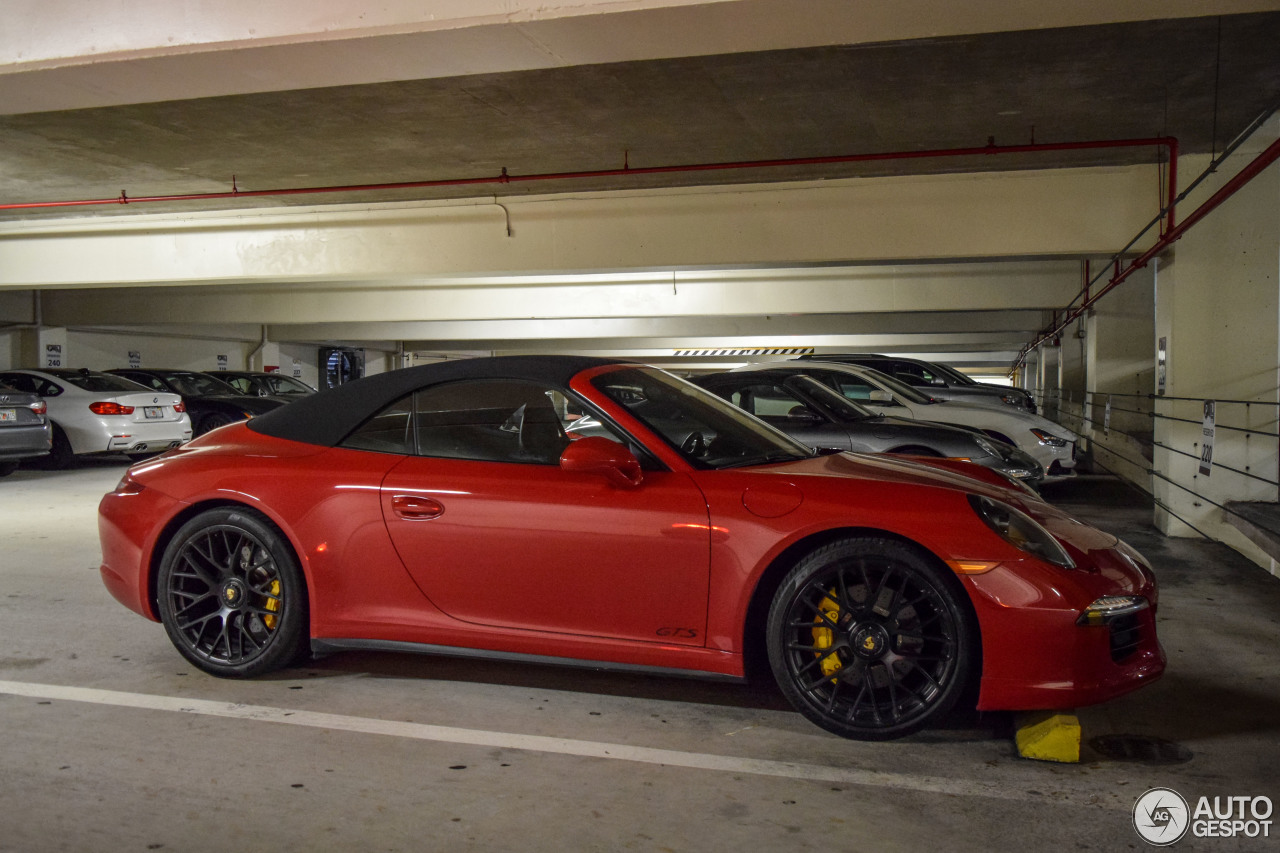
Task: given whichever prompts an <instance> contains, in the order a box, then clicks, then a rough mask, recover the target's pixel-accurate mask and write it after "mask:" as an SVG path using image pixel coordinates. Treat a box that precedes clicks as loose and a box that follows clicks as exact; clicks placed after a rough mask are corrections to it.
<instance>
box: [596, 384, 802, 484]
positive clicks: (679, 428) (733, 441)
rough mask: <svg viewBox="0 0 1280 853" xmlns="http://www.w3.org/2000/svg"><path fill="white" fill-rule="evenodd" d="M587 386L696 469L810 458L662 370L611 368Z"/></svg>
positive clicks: (730, 406) (798, 447) (783, 437)
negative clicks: (637, 421) (631, 416)
mask: <svg viewBox="0 0 1280 853" xmlns="http://www.w3.org/2000/svg"><path fill="white" fill-rule="evenodd" d="M591 384H592V385H594V386H595V387H596V388H597V389H599V390H600V391H601V392H603V393H604V394H605V395H606V396H607V397H608V398H609V399H611V400H613V401H614V402H615V403H617V404H618V405H620V406H622V407H623V408H624V409H626V410H627V411H628V412H630V413H631V414H632V415H633V416H634V417H636V418H637V419H638V420H640V421H642V422H643V423H644V424H645V425H646V426H648V427H649V428H650V429H652V430H653V431H654V432H656V433H657V434H658V435H660V436H662V438H663V439H664V440H665V441H666V442H667V443H668V444H669V445H671V447H672V448H674V449H675V450H676V451H678V452H679V453H680V455H681V456H683V457H684V458H685V459H687V460H689V462H691V463H692V464H694V465H696V466H697V467H699V468H735V467H740V466H744V465H760V464H763V463H766V462H787V461H790V460H794V459H806V458H808V457H810V456H812V455H813V451H812V450H810V449H809V448H807V447H805V446H804V445H803V444H800V443H798V442H796V441H794V440H792V439H791V438H788V437H787V436H786V435H785V434H783V433H781V432H779V431H778V430H776V429H774V428H773V427H771V426H769V425H768V424H766V423H765V422H764V421H761V420H757V419H756V418H754V417H752V416H751V415H748V414H747V413H746V412H744V411H742V410H741V409H739V408H738V407H737V406H734V405H733V404H731V403H728V402H726V401H724V400H721V399H720V398H719V397H717V396H716V395H714V394H712V393H711V392H709V391H704V390H703V389H701V388H699V387H698V386H696V385H693V384H691V383H689V382H685V381H684V380H682V379H678V378H676V377H674V376H672V375H670V374H668V373H664V372H663V371H661V370H656V369H654V368H651V367H635V368H627V369H624V370H615V371H611V372H609V373H606V374H603V375H601V376H598V377H596V378H595V379H593V380H592V383H591Z"/></svg>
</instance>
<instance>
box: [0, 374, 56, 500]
mask: <svg viewBox="0 0 1280 853" xmlns="http://www.w3.org/2000/svg"><path fill="white" fill-rule="evenodd" d="M46 412H48V406H46V405H45V402H44V398H43V397H41V396H40V395H39V394H29V393H27V392H25V391H19V390H18V389H16V388H11V387H10V386H8V385H5V384H4V383H2V382H0V477H5V476H8V475H9V474H12V473H13V472H14V471H15V470H16V469H17V467H18V463H19V462H21V461H22V460H23V459H29V458H32V457H35V456H44V455H46V454H47V453H48V452H49V448H50V447H52V446H53V434H52V432H51V431H50V430H49V419H48V418H47V417H45V414H46Z"/></svg>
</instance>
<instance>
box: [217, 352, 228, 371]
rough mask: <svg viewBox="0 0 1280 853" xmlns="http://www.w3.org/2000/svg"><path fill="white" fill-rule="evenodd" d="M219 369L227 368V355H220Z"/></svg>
mask: <svg viewBox="0 0 1280 853" xmlns="http://www.w3.org/2000/svg"><path fill="white" fill-rule="evenodd" d="M218 369H219V370H226V369H227V357H226V356H225V355H219V356H218Z"/></svg>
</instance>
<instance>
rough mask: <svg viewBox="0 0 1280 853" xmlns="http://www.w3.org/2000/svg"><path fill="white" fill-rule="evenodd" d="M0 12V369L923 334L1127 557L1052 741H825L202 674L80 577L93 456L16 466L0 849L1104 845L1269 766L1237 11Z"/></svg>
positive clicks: (511, 686) (727, 710)
mask: <svg viewBox="0 0 1280 853" xmlns="http://www.w3.org/2000/svg"><path fill="white" fill-rule="evenodd" d="M4 19H5V20H4V26H0V370H9V369H19V368H41V367H53V366H62V367H74V368H88V369H91V370H108V369H113V368H125V367H150V368H180V369H186V370H199V371H217V370H219V369H232V370H255V371H278V372H280V373H283V374H285V375H288V376H292V377H296V378H299V379H301V380H303V381H304V382H307V383H309V384H311V385H313V386H316V387H325V386H328V385H331V384H334V383H339V382H342V381H345V380H350V379H353V378H354V376H353V374H352V368H351V365H358V367H357V368H356V369H355V372H357V373H361V374H364V375H377V374H381V373H387V372H391V371H395V370H400V369H403V368H406V367H411V366H415V365H421V364H430V363H435V362H441V361H448V360H456V359H466V358H476V357H486V356H493V355H521V354H549V353H559V354H574V355H591V356H602V357H607V358H618V359H626V360H632V361H638V362H642V363H645V364H651V365H655V366H659V367H663V368H665V369H668V370H671V371H674V372H677V373H680V374H683V375H690V376H695V375H699V374H704V373H708V372H714V371H721V370H726V369H732V368H736V367H740V366H742V365H745V364H748V363H754V362H761V361H777V362H786V361H789V360H791V359H793V358H795V357H796V356H798V355H813V354H817V355H821V354H831V353H841V352H856V353H890V354H898V355H902V356H908V357H914V358H918V359H923V360H926V361H933V362H940V363H944V364H949V365H952V366H954V367H956V368H958V369H960V370H961V371H963V372H964V373H966V374H968V375H970V376H971V377H974V378H976V379H979V380H981V381H987V382H994V383H999V384H1005V385H1010V386H1016V387H1019V388H1023V389H1025V390H1027V391H1028V392H1030V393H1031V394H1032V395H1033V397H1034V399H1035V400H1036V402H1037V405H1038V408H1039V411H1040V413H1041V414H1043V415H1044V416H1046V417H1048V418H1050V419H1051V420H1053V421H1055V422H1057V423H1059V424H1061V425H1063V426H1065V427H1067V428H1068V429H1070V430H1072V431H1073V432H1074V433H1075V434H1077V435H1078V436H1079V437H1080V440H1079V449H1078V456H1079V459H1078V465H1077V473H1075V474H1074V475H1073V476H1070V477H1066V478H1062V479H1061V480H1059V481H1056V482H1051V483H1047V484H1046V485H1045V486H1044V489H1043V492H1044V496H1045V497H1046V499H1047V500H1049V501H1050V502H1051V503H1054V504H1057V505H1059V506H1062V507H1064V508H1066V509H1067V510H1068V511H1070V512H1071V513H1072V514H1074V515H1076V516H1077V517H1079V518H1081V519H1082V520H1085V521H1087V522H1089V523H1091V524H1094V525H1096V526H1098V527H1100V528H1102V529H1103V530H1106V531H1108V532H1111V533H1114V534H1116V535H1118V536H1120V537H1121V538H1122V539H1124V540H1125V541H1127V542H1129V543H1130V544H1132V545H1134V546H1136V547H1137V548H1138V549H1139V550H1140V551H1141V552H1142V553H1143V554H1145V555H1146V556H1147V557H1148V559H1149V560H1150V561H1151V562H1152V564H1153V566H1154V567H1155V570H1156V574H1157V577H1158V579H1159V580H1160V583H1161V588H1162V599H1161V610H1160V616H1159V620H1160V621H1159V625H1160V631H1161V637H1162V640H1163V643H1164V646H1165V650H1166V652H1167V654H1168V656H1169V669H1168V672H1167V673H1166V675H1165V676H1164V677H1163V678H1162V679H1161V680H1160V681H1158V682H1156V683H1155V684H1153V685H1151V686H1150V687H1147V688H1145V689H1143V690H1141V691H1139V692H1137V693H1134V694H1132V695H1130V696H1127V697H1124V698H1122V699H1119V700H1115V701H1113V702H1109V703H1106V704H1103V705H1100V706H1093V707H1088V708H1080V709H1078V710H1077V712H1076V716H1077V718H1078V720H1079V725H1080V732H1081V735H1080V753H1079V758H1078V760H1077V761H1071V762H1063V761H1042V760H1035V759H1033V758H1027V757H1024V756H1023V755H1021V754H1020V753H1019V750H1018V747H1017V743H1016V741H1017V738H1016V733H1017V732H1018V731H1019V730H1020V726H1021V725H1022V724H1023V723H1024V722H1025V721H1024V720H1022V719H1021V718H1020V717H1018V716H1017V715H1012V714H999V713H984V714H979V713H976V712H974V713H965V714H959V715H957V718H956V720H955V721H954V723H953V724H950V725H948V726H947V727H944V728H941V729H931V730H928V731H926V732H923V733H921V734H918V735H913V736H911V737H909V738H907V739H904V740H902V741H895V742H889V743H876V744H871V743H861V742H851V741H844V740H841V739H839V738H835V737H833V736H831V735H828V734H826V733H824V732H821V731H818V730H816V729H813V728H812V727H811V726H809V725H808V724H807V723H806V722H805V721H804V720H803V718H801V717H799V716H798V715H797V714H795V713H794V712H793V711H792V710H791V709H790V708H789V707H788V706H787V704H786V702H785V700H783V699H782V698H781V697H780V696H779V695H778V694H777V692H776V689H774V688H772V687H771V686H770V685H768V684H764V685H761V684H757V683H728V684H725V683H718V682H699V681H693V680H689V679H683V678H675V677H670V676H662V675H654V674H651V673H647V674H633V673H620V672H614V671H604V670H600V669H593V668H587V669H574V668H568V667H558V666H553V665H547V664H517V663H511V662H502V661H493V660H478V659H471V658H449V657H442V656H414V655H408V654H395V653H390V654H388V653H382V654H374V653H365V652H342V653H339V654H334V655H330V656H326V657H317V658H316V659H315V660H312V661H310V662H309V664H308V665H305V666H301V667H298V668H295V669H291V670H288V671H286V672H285V673H283V674H282V675H277V676H272V677H269V678H265V679H261V680H250V681H224V680H220V679H214V678H210V677H207V676H205V675H202V674H201V673H199V672H198V671H197V670H194V669H191V668H190V667H188V666H186V665H185V664H184V663H183V662H182V661H181V660H180V659H179V658H178V657H177V656H176V655H175V654H174V653H173V650H172V648H171V647H170V646H169V644H168V642H167V640H166V638H165V636H164V634H163V631H160V630H158V626H155V625H153V624H151V623H148V622H147V621H146V620H142V619H139V618H138V617H137V616H135V615H134V614H131V613H128V612H126V611H123V610H122V609H121V608H119V606H118V605H116V604H115V602H114V601H112V600H111V599H110V597H109V596H108V595H107V594H106V593H105V591H104V590H103V589H102V584H101V581H100V580H99V578H98V575H97V571H98V562H99V559H100V554H99V552H98V538H97V528H96V515H95V508H96V506H97V502H98V500H99V498H101V496H102V495H103V494H104V493H106V492H108V491H110V490H111V489H112V487H113V486H115V484H116V482H117V481H118V480H119V479H120V477H121V475H122V474H123V473H124V471H125V469H126V468H127V467H128V465H129V464H130V460H129V459H128V458H126V457H123V456H118V455H117V456H113V455H99V456H94V457H86V458H83V459H80V460H78V461H77V462H76V464H75V465H74V466H72V467H71V468H69V469H67V470H58V471H54V470H47V469H45V468H41V467H39V466H36V465H31V464H27V465H24V466H23V467H22V468H20V469H19V470H17V471H16V472H14V473H13V474H11V475H9V476H7V477H4V478H3V479H0V518H3V519H4V521H5V525H4V532H3V533H2V534H0V554H3V555H4V556H3V558H0V592H2V593H3V595H0V613H2V614H3V616H0V637H3V638H4V646H5V648H4V649H3V650H0V706H2V707H3V708H4V711H5V714H4V720H5V722H4V724H3V725H4V728H5V735H6V738H5V739H6V741H7V743H8V745H7V746H6V748H5V750H4V751H3V753H0V755H2V756H3V757H2V758H0V761H3V762H4V772H3V773H0V792H2V793H3V797H2V798H0V802H3V805H0V850H9V849H12V850H15V851H26V850H32V851H35V850H81V849H110V850H138V849H166V850H205V849H209V850H215V849H217V850H223V849H228V848H230V847H231V846H233V845H235V846H237V847H240V848H243V849H267V848H268V847H270V848H273V849H284V850H292V849H299V850H301V849H307V850H315V849H353V850H355V849H370V850H374V849H378V850H410V849H438V848H442V847H444V846H445V845H449V846H452V847H461V848H464V849H470V848H472V847H480V846H485V847H490V848H496V849H517V848H520V849H546V850H552V849H554V850H564V849H583V850H622V849H634V850H667V849H669V850H695V849H711V850H718V849H745V850H754V849H766V848H772V849H784V850H808V849H816V848H819V847H826V848H834V849H841V850H844V849H848V850H853V849H862V848H863V847H883V848H887V849H901V850H921V849H956V850H968V849H974V850H977V849H983V850H987V849H991V848H992V847H995V848H996V849H1004V848H1012V847H1014V846H1015V845H1018V846H1021V847H1023V848H1026V849H1054V850H1057V849H1061V847H1062V846H1063V845H1064V844H1073V845H1075V846H1077V847H1079V848H1081V849H1117V848H1124V849H1129V848H1133V849H1140V848H1141V847H1142V846H1144V845H1145V841H1144V840H1143V837H1140V835H1139V834H1138V833H1137V832H1136V830H1135V825H1134V820H1135V818H1134V814H1133V809H1134V803H1135V799H1136V798H1137V797H1138V796H1139V795H1141V794H1143V792H1145V791H1148V790H1151V789H1155V788H1169V789H1174V790H1177V791H1179V792H1180V793H1181V794H1182V795H1183V796H1184V797H1186V798H1188V800H1190V802H1191V803H1192V805H1193V806H1194V804H1195V802H1196V800H1197V799H1198V798H1201V797H1207V798H1208V799H1209V801H1210V802H1212V801H1213V800H1214V798H1215V797H1218V798H1226V797H1231V796H1237V797H1250V798H1258V797H1269V798H1270V799H1271V800H1275V799H1277V798H1280V786H1277V785H1276V783H1275V781H1274V774H1273V772H1272V769H1271V765H1273V764H1274V759H1275V757H1276V751H1275V746H1274V741H1275V732H1276V726H1277V725H1278V724H1277V722H1276V721H1277V719H1278V715H1277V710H1278V708H1280V688H1277V686H1276V675H1277V656H1276V626H1277V624H1280V579H1278V576H1280V568H1278V564H1277V560H1280V512H1277V510H1276V506H1277V500H1278V498H1280V492H1278V489H1280V485H1278V481H1280V443H1278V440H1277V424H1278V423H1280V368H1277V364H1280V166H1277V165H1276V163H1275V161H1276V159H1277V158H1278V157H1280V113H1277V109H1278V108H1280V53H1277V51H1276V50H1275V45H1276V42H1277V37H1280V4H1277V3H1274V2H1263V0H1211V2H1197V3H1180V2H1175V3H1169V2H1165V3H1150V2H1143V0H1124V2H1111V3H1095V2H1086V3H1078V4H1071V5H1068V6H1057V7H1053V8H1049V7H1044V6H1037V5H1031V6H1027V5H1010V4H1005V3H994V2H982V3H975V4H967V5H966V6H965V8H963V9H958V8H955V7H954V5H953V4H948V3H940V2H937V0H914V2H909V3H899V4H895V5H894V6H893V7H892V8H891V9H890V8H886V7H881V6H878V5H875V4H866V3H847V2H840V0H809V2H800V0H631V1H630V2H622V3H615V2H577V3H560V4H539V3H530V2H523V0H503V2H497V0H485V2H474V3H469V4H452V3H445V2H429V3H406V2H392V3H384V4H380V5H379V6H378V7H377V8H376V9H373V8H366V7H362V6H360V5H359V4H347V3H340V2H335V3H325V4H319V5H317V4H305V3H297V2H293V0H290V2H284V3H274V4H249V3H224V4H220V5H219V7H218V8H216V9H215V8H212V7H208V6H192V5H190V4H170V5H163V4H129V3H125V4H114V5H111V6H110V7H109V8H107V7H100V6H98V5H97V4H86V3H82V2H77V0H49V2H44V3H40V4H36V3H20V4H17V5H16V7H15V8H14V9H13V10H8V9H7V10H6V11H5V14H4ZM335 353H336V354H337V355H336V358H337V362H335V361H334V358H335ZM344 356H345V357H346V359H347V360H346V361H345V362H344V361H343V358H344ZM55 360H56V361H57V363H56V364H55ZM335 364H338V365H345V370H344V369H335V368H334V365H335ZM1210 401H1211V402H1213V403H1214V404H1215V405H1214V413H1215V415H1214V419H1213V421H1212V422H1209V421H1207V419H1206V412H1207V407H1206V403H1207V402H1210ZM1206 445H1208V448H1209V449H1211V456H1210V458H1209V459H1208V460H1207V464H1206V449H1207V447H1206ZM1219 817H1221V816H1219ZM1277 832H1280V830H1277ZM1274 835H1275V833H1272V834H1271V835H1270V836H1265V837H1264V836H1257V835H1255V836H1253V837H1248V836H1244V835H1236V836H1232V837H1212V836H1205V837H1196V838H1191V837H1188V839H1187V841H1186V842H1183V843H1182V845H1183V846H1186V847H1187V848H1188V849H1204V850H1219V849H1221V850H1235V849H1241V850H1259V849H1268V846H1269V845H1273V844H1276V843H1277V842H1276V841H1275V840H1274Z"/></svg>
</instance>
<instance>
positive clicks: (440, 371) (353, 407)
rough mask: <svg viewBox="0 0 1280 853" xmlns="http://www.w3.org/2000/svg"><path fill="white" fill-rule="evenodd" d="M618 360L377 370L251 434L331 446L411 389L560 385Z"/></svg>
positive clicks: (264, 418)
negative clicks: (461, 384)
mask: <svg viewBox="0 0 1280 853" xmlns="http://www.w3.org/2000/svg"><path fill="white" fill-rule="evenodd" d="M618 362H619V360H618V359H604V358H588V357H586V356H569V355H516V356H498V357H496V358H467V359H459V360H457V361H442V362H439V363H437V364H424V365H422V366H421V367H409V368H405V369H404V370H393V371H390V372H389V373H379V374H377V375H376V376H369V377H366V378H364V379H358V380H356V381H355V382H348V383H347V384H345V385H339V386H338V387H337V388H332V389H330V390H327V391H321V392H319V393H317V394H312V395H310V396H308V397H303V398H301V399H299V400H295V401H294V402H292V403H289V404H288V405H286V406H282V407H280V408H279V409H276V410H274V411H271V412H267V413H266V414H265V415H259V416H258V417H256V418H254V419H253V420H251V421H249V429H251V430H253V431H254V432H259V433H262V434H263V435H270V436H274V437H276V438H285V439H289V440H291V441H302V442H306V443H307V444H320V445H324V446H326V447H333V446H334V445H336V444H338V442H340V441H342V440H343V439H344V438H346V437H347V436H348V435H349V434H350V433H351V431H352V430H353V429H355V428H356V427H357V426H359V425H360V424H361V423H363V422H364V420H365V419H366V418H368V417H369V416H370V415H373V414H375V413H377V412H379V411H381V410H382V409H383V408H385V407H386V406H389V405H390V404H391V403H394V402H395V401H396V400H399V399H400V398H401V397H403V396H405V395H406V394H408V393H409V392H411V391H414V390H416V389H418V388H424V387H426V386H428V385H438V384H440V383H442V382H454V381H457V380H459V379H520V380H524V381H528V382H541V383H545V384H547V385H554V386H559V387H565V386H567V385H568V384H569V380H570V379H571V378H572V377H573V376H574V375H575V374H577V373H579V372H581V371H583V370H585V369H587V368H589V367H597V366H599V365H603V364H617V363H618Z"/></svg>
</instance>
